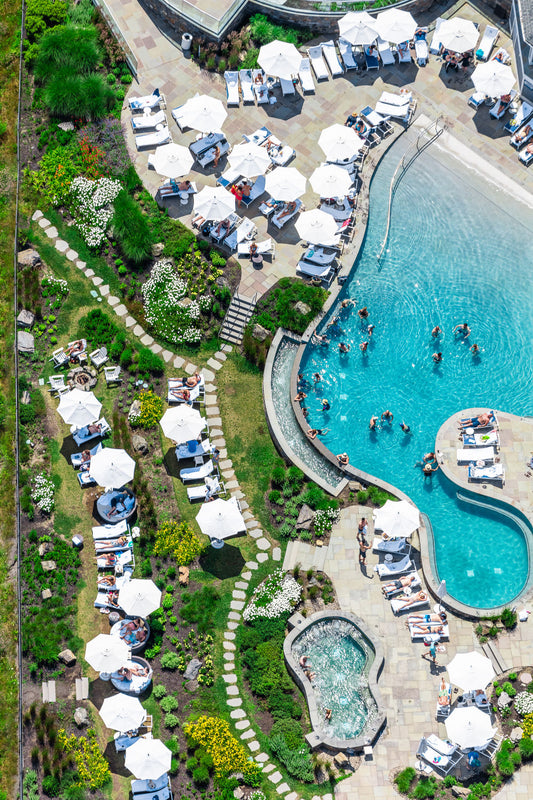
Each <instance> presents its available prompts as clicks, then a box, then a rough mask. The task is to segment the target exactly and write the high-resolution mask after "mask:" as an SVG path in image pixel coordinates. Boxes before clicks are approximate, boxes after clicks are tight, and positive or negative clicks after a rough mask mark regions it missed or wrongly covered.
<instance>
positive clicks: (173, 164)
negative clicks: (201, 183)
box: [153, 142, 194, 178]
mask: <svg viewBox="0 0 533 800" xmlns="http://www.w3.org/2000/svg"><path fill="white" fill-rule="evenodd" d="M193 161H194V158H193V157H192V155H191V153H190V152H189V150H188V149H187V148H186V147H184V146H183V145H182V144H174V142H171V143H170V144H162V145H161V146H160V147H158V148H157V149H156V151H155V153H154V162H153V163H154V168H155V171H156V172H157V173H158V174H159V175H164V176H165V178H181V176H182V175H186V174H187V173H188V172H190V169H191V167H192V165H193Z"/></svg>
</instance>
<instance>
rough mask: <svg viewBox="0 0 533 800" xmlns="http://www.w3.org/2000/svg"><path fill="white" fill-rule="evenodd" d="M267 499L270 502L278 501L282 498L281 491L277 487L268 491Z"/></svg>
mask: <svg viewBox="0 0 533 800" xmlns="http://www.w3.org/2000/svg"><path fill="white" fill-rule="evenodd" d="M268 499H269V500H270V502H271V503H278V501H279V500H281V499H282V497H281V492H280V491H278V490H277V489H272V491H271V492H269V493H268Z"/></svg>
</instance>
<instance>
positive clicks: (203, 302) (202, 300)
mask: <svg viewBox="0 0 533 800" xmlns="http://www.w3.org/2000/svg"><path fill="white" fill-rule="evenodd" d="M197 303H198V305H199V306H200V311H203V312H207V311H210V310H211V306H212V305H213V303H212V301H211V298H210V297H209V295H207V294H201V295H200V297H198V298H197Z"/></svg>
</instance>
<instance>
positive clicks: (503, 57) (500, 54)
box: [492, 47, 511, 64]
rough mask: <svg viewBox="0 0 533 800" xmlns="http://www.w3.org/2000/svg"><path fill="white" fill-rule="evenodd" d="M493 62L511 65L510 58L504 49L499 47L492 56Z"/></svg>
mask: <svg viewBox="0 0 533 800" xmlns="http://www.w3.org/2000/svg"><path fill="white" fill-rule="evenodd" d="M492 59H493V61H501V63H502V64H510V63H511V56H510V55H509V53H508V52H507V50H506V49H505V47H499V48H498V50H496V52H495V53H494V55H493V56H492Z"/></svg>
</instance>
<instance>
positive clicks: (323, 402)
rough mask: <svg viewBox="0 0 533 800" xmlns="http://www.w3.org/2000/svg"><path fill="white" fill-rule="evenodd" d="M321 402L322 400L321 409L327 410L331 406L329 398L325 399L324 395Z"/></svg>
mask: <svg viewBox="0 0 533 800" xmlns="http://www.w3.org/2000/svg"><path fill="white" fill-rule="evenodd" d="M321 402H322V411H329V410H330V408H331V406H330V404H329V400H326V398H325V397H324V399H323V400H322V401H321Z"/></svg>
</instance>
